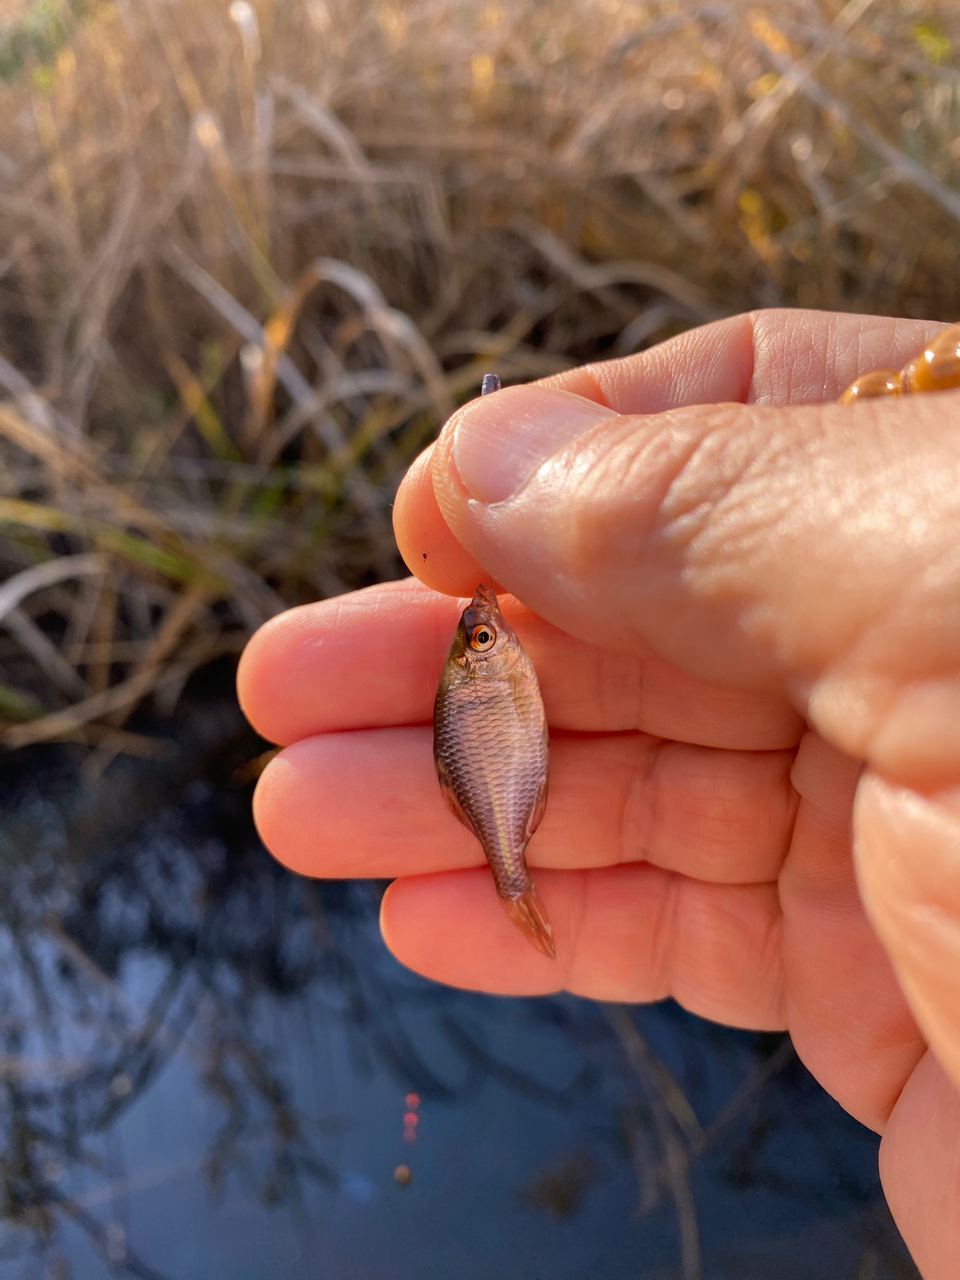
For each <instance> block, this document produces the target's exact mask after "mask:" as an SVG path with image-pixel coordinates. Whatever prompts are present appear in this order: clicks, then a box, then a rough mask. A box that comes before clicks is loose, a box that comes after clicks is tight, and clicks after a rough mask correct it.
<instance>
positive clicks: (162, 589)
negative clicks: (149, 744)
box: [0, 0, 960, 746]
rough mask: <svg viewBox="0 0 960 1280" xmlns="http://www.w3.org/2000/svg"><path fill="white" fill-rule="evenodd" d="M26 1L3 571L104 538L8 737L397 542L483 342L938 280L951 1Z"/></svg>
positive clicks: (91, 705)
mask: <svg viewBox="0 0 960 1280" xmlns="http://www.w3.org/2000/svg"><path fill="white" fill-rule="evenodd" d="M43 12H44V15H45V16H44V17H43V18H42V21H41V20H40V16H39V15H40V10H39V9H38V8H37V7H36V5H35V4H33V3H25V4H22V5H21V6H20V10H19V11H18V13H17V14H16V15H8V18H7V20H6V24H5V25H4V23H0V121H2V122H3V123H0V246H3V247H2V248H0V280H2V292H0V388H2V391H3V392H4V393H5V396H6V398H5V399H2V400H0V462H2V464H3V465H2V467H0V574H2V575H3V576H4V577H7V578H11V579H12V578H14V577H15V576H16V575H17V574H19V573H21V572H23V571H27V572H29V571H31V570H32V569H33V568H34V567H42V566H43V565H44V564H46V563H50V564H57V563H58V562H60V561H61V560H64V559H66V560H71V559H72V560H76V559H77V558H78V557H83V556H88V555H93V556H96V557H98V560H97V563H98V564H101V565H102V570H98V575H95V576H93V577H90V576H89V575H88V576H86V577H77V578H76V580H75V581H71V579H70V578H68V577H65V578H63V579H59V580H57V581H54V580H53V579H51V580H50V583H49V585H47V586H40V587H38V588H37V590H36V591H34V592H31V593H30V597H29V601H28V603H27V604H25V605H24V606H23V607H22V608H21V606H19V605H17V606H14V607H15V608H19V609H20V612H19V613H10V614H8V618H7V628H6V629H7V631H8V633H11V632H12V633H14V634H15V635H16V637H17V640H18V643H17V644H16V645H15V646H14V647H13V649H12V654H13V656H11V658H10V659H8V660H7V662H6V669H5V670H4V671H3V673H2V675H0V684H2V688H0V728H2V726H3V725H4V724H5V725H6V729H5V732H4V733H3V735H2V737H0V740H2V741H4V742H6V743H7V744H8V745H11V746H12V745H16V744H22V743H25V742H27V741H38V740H41V739H42V740H48V739H50V738H52V737H56V736H58V735H67V736H71V735H72V736H74V737H76V735H77V733H79V732H80V731H81V729H83V726H88V728H89V732H90V733H91V734H92V733H93V731H94V729H97V731H98V732H99V731H100V730H103V731H104V732H106V731H107V730H109V729H110V728H111V725H110V721H111V720H113V721H117V720H118V718H119V717H121V716H124V715H126V714H128V713H129V711H130V710H132V709H133V708H134V707H135V706H136V705H138V704H139V702H141V701H142V699H143V698H144V697H146V696H147V695H148V694H150V693H151V692H154V693H158V694H159V696H160V701H161V703H162V704H163V705H165V706H170V705H171V700H172V699H173V698H175V696H176V693H177V690H178V689H179V688H181V687H182V683H183V680H184V679H185V678H186V677H187V676H188V675H189V669H188V668H189V664H190V663H191V662H193V663H196V662H203V661H205V660H206V657H208V656H209V655H210V654H211V653H215V652H235V651H236V650H237V648H238V647H239V646H240V645H241V644H242V643H243V639H244V637H245V636H246V635H248V634H249V632H250V630H251V629H252V628H253V627H255V626H257V625H259V623H260V622H261V621H262V620H263V619H264V618H265V617H268V616H270V615H271V614H272V613H274V612H276V611H277V609H279V608H281V607H282V606H283V605H284V604H291V603H296V602H299V601H302V600H306V599H310V598H313V597H314V596H316V595H317V594H330V593H333V592H338V591H342V590H345V589H347V588H348V587H351V586H356V585H361V584H363V583H365V582H369V581H372V580H374V579H377V578H383V577H389V576H393V575H395V574H396V573H398V572H400V565H399V563H398V561H397V557H396V551H395V547H394V545H393V540H392V536H391V530H390V502H391V498H392V494H393V492H394V489H395V487H396V484H397V482H398V480H399V478H400V476H401V475H402V474H403V471H404V469H405V467H406V465H407V464H408V462H409V461H410V458H411V457H412V456H413V454H414V453H415V452H417V450H419V449H420V448H422V447H423V445H424V444H425V443H426V442H427V441H428V440H429V439H430V438H431V436H432V435H433V434H434V433H435V432H436V430H437V428H438V426H439V424H440V422H441V420H442V419H443V417H444V416H445V415H446V414H447V413H448V412H449V409H450V408H451V407H452V406H453V405H455V404H457V403H459V402H461V401H462V400H463V399H464V398H465V397H467V396H469V395H471V394H475V393H476V390H477V387H478V385H479V381H480V378H481V376H482V374H483V373H484V372H487V371H488V370H490V369H493V370H495V371H496V372H498V373H499V374H500V376H501V377H502V378H504V379H505V380H513V381H517V380H523V379H526V378H531V377H537V376H541V375H543V374H547V373H553V372H556V371H558V370H560V369H563V368H566V367H569V366H570V365H571V364H575V363H578V362H582V361H586V360H591V359H598V358H603V357H604V356H607V355H626V354H629V353H630V352H631V351H634V350H636V349H638V348H639V347H642V346H644V345H648V344H649V343H651V342H654V341H657V340H659V339H661V338H663V337H666V336H668V335H669V334H671V333H674V332H677V331H679V330H680V329H683V328H686V327H689V326H690V325H693V324H699V323H702V322H704V321H706V320H709V319H712V318H714V317H717V316H721V315H724V314H728V313H730V312H733V311H737V310H744V309H747V308H750V307H754V306H761V305H769V304H777V305H781V304H788V305H793V304H799V305H802V306H814V307H826V308H841V309H851V310H864V311H880V312H888V313H897V314H907V315H928V316H934V317H938V318H942V319H955V318H956V317H957V315H958V314H960V279H958V277H957V275H956V272H955V270H954V267H955V263H956V260H957V257H958V254H960V228H958V225H957V224H958V222H960V191H958V172H957V166H958V162H960V71H958V69H957V50H958V48H960V11H958V10H957V8H956V6H951V5H948V4H931V5H927V6H924V7H923V10H922V11H921V10H919V9H918V10H916V11H912V10H908V8H907V7H905V6H902V5H899V4H897V3H896V0H849V2H848V3H847V4H845V5H843V4H841V3H839V0H818V4H816V5H814V4H810V3H807V2H801V0H781V2H779V3H776V4H774V3H772V2H767V3H764V2H760V3H753V2H752V0H751V2H748V0H730V2H728V3H711V4H703V5H689V4H682V3H680V0H664V2H663V3H660V4H658V5H656V6H653V5H650V4H647V3H640V2H639V0H636V2H635V0H617V2H616V3H614V2H613V0H582V3H580V4H578V5H576V6H570V5H563V4H560V3H559V2H558V0H548V2H547V3H545V4H542V5H537V6H508V5H504V4H498V3H492V4H489V5H484V6H474V5H470V4H468V3H466V0H428V3H426V4H424V5H418V6H410V5H401V4H397V3H392V2H389V0H376V2H374V0H369V2H367V3H363V4H360V5H356V4H353V3H348V0H291V2H290V3H289V4H286V5H284V6H282V7H279V8H278V7H277V6H275V5H274V4H273V3H271V2H270V0H259V2H258V3H255V4H253V5H252V6H251V7H249V8H243V7H238V6H233V7H232V8H230V7H228V6H226V5H224V6H222V7H220V6H211V5H209V4H207V3H206V2H205V0H166V2H165V3H162V4H161V3H159V2H158V0H123V3H116V4H112V3H111V4H88V5H85V6H84V5H80V4H77V3H75V0H49V6H48V9H46V10H44V11H43ZM231 13H233V14H234V16H235V20H231V17H230V14H231ZM31 22H32V23H33V25H32V26H31V25H30V23H31ZM57 572H58V571H57V570H55V569H52V570H51V573H53V574H54V576H56V573H57ZM0 590H2V588H0ZM178 610H182V611H183V613H182V618H183V622H182V625H178V626H177V627H173V628H172V629H171V628H170V623H171V619H176V618H180V617H181V613H180V612H178ZM201 615H202V619H203V621H202V624H200V623H198V621H197V620H198V618H199V617H201ZM151 633H152V634H154V635H155V636H156V637H157V639H158V640H159V637H160V636H161V635H163V636H164V637H166V638H165V639H164V643H163V646H161V648H163V656H162V657H160V658H158V657H157V656H156V655H157V653H158V652H159V650H158V649H156V648H154V649H151V648H150V646H149V645H148V646H147V648H142V647H139V646H140V645H141V642H142V641H143V639H144V637H145V636H147V635H149V634H151ZM170 637H173V638H172V639H170ZM164 646H167V647H164ZM148 655H152V656H148ZM84 690H89V691H90V692H89V693H84V692H83V691H84ZM64 698H67V699H70V700H73V701H75V702H76V704H77V705H76V706H75V707H74V708H73V709H72V711H71V710H70V709H64V708H62V706H61V707H59V709H57V710H51V708H57V707H58V706H59V704H61V703H62V700H63V699H64ZM44 711H46V713H47V714H46V715H44V714H43V713H44ZM31 716H32V717H35V721H34V723H33V724H30V723H24V721H25V720H28V719H29V717H31ZM37 717H40V718H37ZM83 731H84V732H87V730H86V729H83ZM117 741H119V739H117Z"/></svg>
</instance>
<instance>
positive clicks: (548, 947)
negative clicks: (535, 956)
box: [503, 881, 557, 960]
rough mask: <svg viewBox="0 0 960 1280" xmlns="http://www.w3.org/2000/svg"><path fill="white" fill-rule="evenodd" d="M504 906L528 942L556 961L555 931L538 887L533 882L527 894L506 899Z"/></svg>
mask: <svg viewBox="0 0 960 1280" xmlns="http://www.w3.org/2000/svg"><path fill="white" fill-rule="evenodd" d="M503 905H504V906H505V907H506V909H507V915H508V916H509V917H510V919H511V920H512V921H513V923H514V924H515V925H516V926H517V928H518V929H519V930H520V932H521V933H522V934H523V935H524V937H525V938H526V939H527V941H528V942H531V943H533V945H534V946H535V947H536V948H537V950H538V951H542V952H543V954H544V955H545V956H548V957H549V958H550V959H551V960H556V958H557V948H556V946H555V945H554V941H553V930H552V929H551V927H550V921H549V920H548V919H547V913H546V911H545V910H544V908H543V903H542V902H541V901H540V895H539V893H537V886H536V885H535V884H534V883H533V882H532V881H531V882H530V888H529V889H527V890H526V892H524V893H521V894H519V895H518V896H517V897H516V898H504V899H503Z"/></svg>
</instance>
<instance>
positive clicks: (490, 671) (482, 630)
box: [450, 584, 521, 679]
mask: <svg viewBox="0 0 960 1280" xmlns="http://www.w3.org/2000/svg"><path fill="white" fill-rule="evenodd" d="M520 653H521V649H520V641H519V640H518V639H517V635H516V632H515V631H514V630H513V628H512V627H511V626H510V624H509V623H508V622H507V620H506V619H505V618H504V616H503V614H502V613H501V612H500V605H499V603H498V601H497V596H496V593H495V592H494V590H493V588H492V587H485V586H483V585H482V584H481V585H480V586H479V587H477V593H476V595H475V596H474V597H473V599H472V600H471V601H470V603H469V604H468V605H467V607H466V609H464V611H463V613H462V614H461V615H460V625H459V627H458V628H457V634H456V636H455V637H454V641H453V648H452V649H451V651H450V658H451V659H452V660H453V661H454V662H456V663H457V665H458V666H460V667H462V668H464V669H465V670H466V671H467V672H468V673H469V674H470V675H472V676H478V677H482V678H492V679H503V678H504V677H505V676H508V675H509V674H510V672H511V671H512V670H513V668H514V667H515V666H516V665H517V661H518V659H519V657H520Z"/></svg>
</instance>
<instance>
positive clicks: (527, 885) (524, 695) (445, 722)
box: [433, 586, 556, 958]
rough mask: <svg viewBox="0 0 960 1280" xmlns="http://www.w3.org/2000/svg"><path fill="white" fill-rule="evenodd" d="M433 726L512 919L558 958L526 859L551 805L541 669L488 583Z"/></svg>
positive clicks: (440, 758)
mask: <svg viewBox="0 0 960 1280" xmlns="http://www.w3.org/2000/svg"><path fill="white" fill-rule="evenodd" d="M433 725H434V740H433V741H434V745H433V750H434V758H435V760H436V764H437V775H438V777H439V779H440V787H441V789H442V791H443V794H444V797H445V798H446V801H447V804H448V805H449V806H450V808H451V809H452V810H453V812H454V814H456V816H457V817H458V818H459V819H460V821H461V822H462V823H463V824H464V825H465V826H467V827H469V829H470V830H471V831H472V832H473V833H474V835H475V836H476V837H477V839H478V840H479V841H480V843H481V845H482V846H483V851H484V853H485V854H486V856H487V861H488V862H489V863H490V867H491V869H492V871H493V878H494V881H495V882H496V886H497V892H498V893H499V894H500V897H501V898H502V899H503V902H504V905H505V906H506V908H507V911H508V913H509V914H510V916H511V918H512V919H513V920H514V921H515V923H516V924H517V925H518V926H519V927H520V928H521V929H522V930H523V932H524V933H525V934H526V936H527V937H528V938H529V940H530V941H531V942H532V943H533V944H534V946H536V947H537V948H538V949H539V950H541V951H542V952H543V953H544V954H545V955H548V956H550V957H551V958H552V957H555V956H556V949H555V947H554V944H553V930H552V929H551V928H550V923H549V921H548V920H547V916H546V913H545V912H544V909H543V904H542V903H541V901H540V897H539V895H538V893H537V890H536V886H535V885H534V883H533V880H532V879H531V876H530V872H529V870H528V868H527V863H526V859H525V858H524V850H525V849H526V847H527V842H528V841H529V839H530V837H531V836H532V835H533V833H534V831H536V829H537V827H538V825H539V823H540V819H541V818H542V817H543V811H544V809H545V808H546V803H547V773H548V734H547V719H546V716H545V714H544V710H543V701H542V699H541V697H540V686H539V684H538V683H537V673H536V671H534V668H533V663H532V662H531V661H530V659H529V657H528V656H527V653H526V651H525V650H524V648H523V646H522V645H521V643H520V641H519V639H518V638H517V635H516V632H515V631H514V630H513V629H512V627H511V626H510V625H509V623H508V622H507V621H506V619H505V618H504V617H503V614H502V613H501V612H500V606H499V604H498V603H497V597H496V595H495V594H494V591H493V589H492V588H491V587H484V586H480V587H478V588H477V594H476V595H475V596H474V598H473V600H472V601H471V602H470V604H469V605H468V606H467V608H466V609H465V610H464V611H463V614H462V615H461V618H460V625H459V626H458V627H457V633H456V635H455V636H454V640H453V645H452V647H451V649H450V655H449V657H448V658H447V661H446V665H445V666H444V668H443V674H442V675H441V677H440V687H439V688H438V690H437V700H436V704H435V707H434V716H433Z"/></svg>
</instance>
